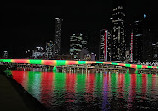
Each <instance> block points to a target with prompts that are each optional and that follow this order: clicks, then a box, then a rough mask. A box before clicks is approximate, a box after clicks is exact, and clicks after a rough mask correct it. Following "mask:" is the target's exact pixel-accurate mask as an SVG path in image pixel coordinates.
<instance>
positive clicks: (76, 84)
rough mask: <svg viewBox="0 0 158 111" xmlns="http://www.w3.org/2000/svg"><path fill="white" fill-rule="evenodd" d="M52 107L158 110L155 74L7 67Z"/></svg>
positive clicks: (77, 110)
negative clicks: (37, 69)
mask: <svg viewBox="0 0 158 111" xmlns="http://www.w3.org/2000/svg"><path fill="white" fill-rule="evenodd" d="M7 73H8V74H11V75H12V77H13V79H15V80H16V81H17V82H18V83H19V84H21V85H22V86H23V87H24V89H25V90H26V91H27V92H28V93H30V94H31V95H32V96H33V97H35V98H36V99H37V100H38V101H40V102H41V103H42V104H44V106H45V107H47V108H48V109H50V110H52V111H60V110H65V111H89V110H91V111H96V110H97V111H107V110H114V111H116V110H120V111H123V110H131V111H134V110H158V75H157V74H129V73H126V74H123V73H110V72H105V73H86V74H85V73H62V72H39V71H18V70H9V71H7Z"/></svg>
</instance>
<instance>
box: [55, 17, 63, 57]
mask: <svg viewBox="0 0 158 111" xmlns="http://www.w3.org/2000/svg"><path fill="white" fill-rule="evenodd" d="M62 21H63V19H61V18H55V40H54V54H55V56H56V55H60V54H61V24H62Z"/></svg>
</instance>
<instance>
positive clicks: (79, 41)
mask: <svg viewBox="0 0 158 111" xmlns="http://www.w3.org/2000/svg"><path fill="white" fill-rule="evenodd" d="M86 45H87V40H85V39H84V38H83V34H81V33H79V34H73V35H72V36H70V55H73V56H74V59H75V60H79V59H80V52H81V50H82V49H83V48H86Z"/></svg>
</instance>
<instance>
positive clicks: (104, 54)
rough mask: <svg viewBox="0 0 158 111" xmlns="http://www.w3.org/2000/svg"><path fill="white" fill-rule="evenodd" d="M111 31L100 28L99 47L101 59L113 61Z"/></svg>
mask: <svg viewBox="0 0 158 111" xmlns="http://www.w3.org/2000/svg"><path fill="white" fill-rule="evenodd" d="M111 45H112V41H111V33H110V32H109V31H108V30H106V29H102V30H100V48H99V60H100V61H111Z"/></svg>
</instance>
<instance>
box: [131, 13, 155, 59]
mask: <svg viewBox="0 0 158 111" xmlns="http://www.w3.org/2000/svg"><path fill="white" fill-rule="evenodd" d="M148 26H149V21H148V17H147V16H145V17H143V16H142V18H139V19H137V20H135V21H134V22H133V24H132V33H133V43H132V45H133V48H132V51H131V52H132V54H133V62H147V61H148V62H150V61H152V34H151V32H150V28H149V27H148Z"/></svg>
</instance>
